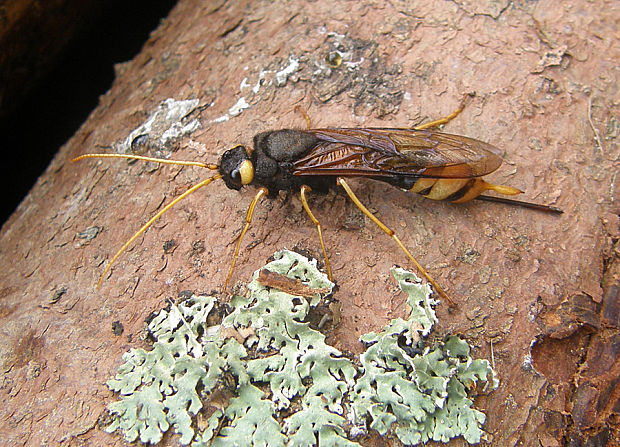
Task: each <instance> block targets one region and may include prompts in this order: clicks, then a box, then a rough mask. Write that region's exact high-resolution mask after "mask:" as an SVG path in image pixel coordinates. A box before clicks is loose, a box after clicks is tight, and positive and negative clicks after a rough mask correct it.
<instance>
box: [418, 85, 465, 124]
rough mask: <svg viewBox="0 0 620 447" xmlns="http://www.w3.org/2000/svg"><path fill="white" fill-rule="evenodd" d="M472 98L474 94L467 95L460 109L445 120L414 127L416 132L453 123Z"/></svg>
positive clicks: (441, 119)
mask: <svg viewBox="0 0 620 447" xmlns="http://www.w3.org/2000/svg"><path fill="white" fill-rule="evenodd" d="M472 96H474V94H473V93H467V94H466V95H465V97H464V98H463V100H462V101H461V104H460V105H459V108H458V109H456V110H455V111H454V112H452V113H451V114H450V115H448V116H446V117H445V118H440V119H438V120H434V121H431V122H430V123H424V124H420V125H419V126H416V127H414V130H424V129H428V128H429V127H438V126H441V125H442V124H446V123H448V122H450V121H452V120H453V119H454V118H456V117H457V116H458V115H459V114H460V113H461V112H462V111H463V109H464V108H465V104H467V100H468V99H469V98H470V97H472Z"/></svg>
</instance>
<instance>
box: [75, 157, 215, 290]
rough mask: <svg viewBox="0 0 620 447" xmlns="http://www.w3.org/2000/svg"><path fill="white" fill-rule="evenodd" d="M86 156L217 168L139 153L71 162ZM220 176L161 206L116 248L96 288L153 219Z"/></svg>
mask: <svg viewBox="0 0 620 447" xmlns="http://www.w3.org/2000/svg"><path fill="white" fill-rule="evenodd" d="M86 158H124V159H128V160H142V161H151V162H154V163H162V164H168V165H180V166H198V167H200V168H206V169H209V170H212V171H216V170H217V169H218V166H217V165H214V164H210V163H200V162H197V161H178V160H167V159H164V158H152V157H143V156H141V155H129V154H84V155H80V156H79V157H75V158H74V159H72V160H71V161H72V162H76V161H79V160H84V159H86ZM221 178H222V176H221V174H217V175H214V176H213V177H210V178H208V179H206V180H203V181H202V182H200V183H198V184H197V185H194V186H192V187H191V188H190V189H188V190H187V191H185V192H184V193H183V194H181V195H180V196H178V197H176V198H175V199H174V200H172V202H170V203H169V204H168V205H166V206H165V207H163V208H162V209H161V210H160V211H159V212H158V213H157V214H155V215H154V216H153V217H152V218H151V219H150V220H149V221H148V222H147V223H145V224H144V225H143V226H142V227H141V228H140V229H139V230H138V231H137V232H136V233H135V234H134V235H133V236H132V237H131V238H130V239H129V240H128V241H127V242H125V244H124V245H123V246H122V247H121V248H120V250H118V251H117V252H116V254H115V255H114V256H113V257H112V259H111V260H110V262H109V264H108V266H107V267H106V268H105V270H104V271H103V273H102V274H101V276H100V277H99V281H97V289H99V288H100V287H101V284H102V283H103V280H104V279H105V277H106V275H107V274H108V273H109V272H110V269H111V268H112V265H113V264H114V262H115V261H116V260H117V259H118V257H119V256H120V255H122V254H123V253H124V252H125V250H127V248H128V247H129V246H130V245H131V244H132V243H133V242H134V241H135V240H136V239H137V238H138V237H139V236H140V235H141V234H142V233H144V232H145V231H146V230H148V228H149V227H150V226H151V225H153V223H155V221H156V220H157V219H159V218H160V217H161V216H162V215H163V214H164V213H165V212H166V211H168V210H169V209H170V208H172V207H173V206H174V205H176V204H177V203H178V202H180V201H181V200H183V199H184V198H186V197H187V196H189V195H190V194H192V193H193V192H195V191H197V190H198V189H200V188H202V187H203V186H207V185H208V184H209V183H211V182H213V181H215V180H219V179H221Z"/></svg>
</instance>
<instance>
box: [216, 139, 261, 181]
mask: <svg viewBox="0 0 620 447" xmlns="http://www.w3.org/2000/svg"><path fill="white" fill-rule="evenodd" d="M219 171H220V174H221V175H222V179H223V180H224V182H225V183H226V186H228V187H229V188H230V189H236V190H239V189H241V187H242V186H245V185H249V184H250V183H252V181H253V180H254V164H253V163H252V160H250V157H249V155H248V152H247V150H246V149H245V146H241V145H239V146H235V147H233V148H232V149H229V150H227V151H226V152H224V153H223V154H222V158H220V168H219Z"/></svg>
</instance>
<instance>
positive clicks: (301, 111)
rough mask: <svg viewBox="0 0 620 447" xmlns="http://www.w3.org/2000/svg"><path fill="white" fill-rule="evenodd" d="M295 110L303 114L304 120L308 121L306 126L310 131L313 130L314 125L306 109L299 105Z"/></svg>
mask: <svg viewBox="0 0 620 447" xmlns="http://www.w3.org/2000/svg"><path fill="white" fill-rule="evenodd" d="M295 110H296V111H297V112H299V113H301V115H302V116H303V117H304V119H305V120H306V126H308V127H307V128H308V129H312V123H311V121H310V117H309V116H308V114H307V113H306V111H305V110H304V109H302V108H301V106H299V105H297V106H295Z"/></svg>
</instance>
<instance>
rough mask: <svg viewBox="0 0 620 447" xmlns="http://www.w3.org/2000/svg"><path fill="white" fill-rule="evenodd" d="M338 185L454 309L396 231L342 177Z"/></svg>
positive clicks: (444, 293)
mask: <svg viewBox="0 0 620 447" xmlns="http://www.w3.org/2000/svg"><path fill="white" fill-rule="evenodd" d="M336 183H337V184H338V185H340V186H342V187H343V188H344V190H345V191H346V193H347V195H348V196H349V198H350V199H351V201H352V202H353V203H354V204H355V206H357V207H358V208H359V209H360V211H361V212H362V213H364V214H365V215H366V216H367V217H368V218H369V219H370V220H372V221H373V222H374V223H375V224H376V225H377V226H378V227H379V228H381V230H383V232H384V233H385V234H387V235H388V236H390V237H391V238H392V239H394V241H395V242H396V243H397V244H398V246H399V247H400V248H401V250H402V251H404V252H405V254H406V255H407V257H408V258H409V259H410V260H411V262H413V263H414V264H415V266H416V268H417V269H418V270H419V271H420V273H421V274H422V275H423V276H424V277H425V278H426V280H427V281H428V282H430V283H431V284H432V285H433V287H435V289H436V290H437V292H438V293H439V295H441V296H442V297H444V298H445V299H446V301H448V303H449V305H450V307H454V305H455V304H454V301H452V299H451V298H450V297H449V296H448V294H447V293H446V292H445V291H444V290H443V289H442V288H441V287H440V286H439V284H437V282H436V281H435V280H434V279H433V278H432V277H431V275H429V274H428V273H427V272H426V270H424V267H422V266H421V265H420V263H419V262H418V261H416V259H415V258H414V257H413V255H412V254H411V253H410V252H409V250H407V248H406V247H405V246H404V245H403V243H402V242H401V241H400V239H398V236H396V234H395V233H394V231H393V230H392V229H390V228H388V227H387V226H385V224H384V223H383V222H381V221H380V220H379V219H377V218H376V217H375V215H374V214H372V213H371V212H370V211H368V209H367V208H366V207H365V206H364V205H363V204H362V202H360V200H359V199H358V198H357V196H356V195H355V194H354V193H353V190H351V188H350V187H349V185H348V184H347V182H346V181H345V180H344V179H343V178H342V177H338V180H336Z"/></svg>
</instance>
